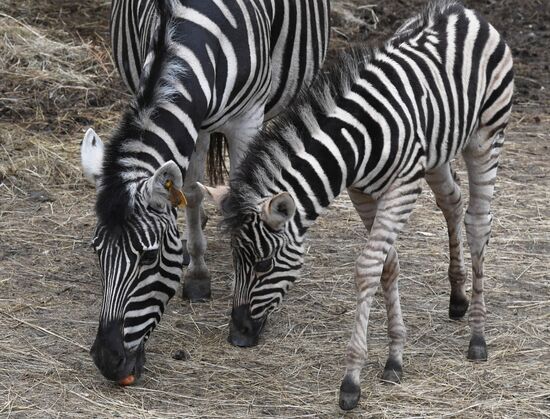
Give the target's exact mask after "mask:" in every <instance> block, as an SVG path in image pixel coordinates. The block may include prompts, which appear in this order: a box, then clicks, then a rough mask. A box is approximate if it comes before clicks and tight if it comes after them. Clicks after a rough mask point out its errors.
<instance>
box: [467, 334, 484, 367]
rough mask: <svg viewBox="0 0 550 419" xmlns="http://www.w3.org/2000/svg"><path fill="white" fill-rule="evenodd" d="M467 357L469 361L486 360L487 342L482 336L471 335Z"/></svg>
mask: <svg viewBox="0 0 550 419" xmlns="http://www.w3.org/2000/svg"><path fill="white" fill-rule="evenodd" d="M468 359H469V360H470V361H487V344H486V343H485V338H484V337H483V336H481V335H472V338H471V339H470V347H469V348H468Z"/></svg>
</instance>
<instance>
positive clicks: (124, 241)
mask: <svg viewBox="0 0 550 419" xmlns="http://www.w3.org/2000/svg"><path fill="white" fill-rule="evenodd" d="M97 141H100V140H99V138H96V143H97ZM85 143H86V139H85V141H84V143H83V147H84V144H85ZM88 145H89V144H88ZM91 155H93V154H91ZM82 157H83V160H84V158H86V157H85V154H84V152H83V154H82ZM93 166H94V165H93V164H92V163H90V162H88V165H85V164H84V161H83V167H84V168H86V167H88V169H89V168H90V167H93ZM96 168H101V166H97V167H96ZM85 174H86V177H88V178H90V179H96V180H97V181H98V198H97V212H98V223H97V226H96V229H95V234H94V238H93V240H92V247H93V248H94V250H95V252H96V254H97V256H98V260H99V266H100V271H101V279H102V286H103V298H102V304H101V311H100V320H99V327H98V331H97V336H96V339H95V341H94V343H93V345H92V348H91V351H90V353H91V355H92V358H93V360H94V362H95V364H96V366H97V367H98V368H99V370H100V371H101V373H102V374H103V375H104V376H105V377H106V378H107V379H110V380H115V381H119V382H124V381H125V380H127V378H128V377H130V376H132V377H133V379H137V378H139V376H140V375H141V372H142V370H143V365H144V363H145V350H144V345H145V342H146V341H147V339H148V338H149V336H150V334H151V332H152V331H153V329H154V328H155V326H156V325H157V323H158V322H159V321H160V318H161V316H162V314H163V312H164V309H165V307H166V304H167V302H168V300H170V298H171V297H172V296H173V295H174V294H175V292H176V290H177V287H178V285H179V280H180V277H181V275H182V263H183V248H182V242H181V240H180V237H179V231H178V228H177V223H176V216H177V211H176V208H175V206H176V205H178V204H181V203H183V202H184V201H185V197H184V196H183V194H181V191H180V190H181V187H182V177H181V172H180V169H179V167H178V166H177V165H176V164H175V163H174V162H172V161H169V162H168V163H165V164H164V165H163V166H161V167H160V168H159V169H157V170H156V172H155V173H154V174H153V175H152V176H150V177H149V178H143V179H141V180H139V181H136V182H134V183H132V186H131V188H129V189H128V187H127V186H126V185H124V188H125V190H124V191H123V190H122V189H120V190H118V192H119V193H118V194H113V191H116V189H114V190H111V188H109V186H108V184H107V182H108V180H106V179H104V176H102V174H101V172H96V173H94V175H93V176H89V175H90V173H85ZM123 201H126V204H125V205H126V206H127V207H125V208H124V212H125V215H124V216H123V217H121V216H120V214H118V215H116V214H115V212H120V205H121V202H123ZM108 214H111V215H112V217H109V216H108ZM113 218H115V219H116V221H113Z"/></svg>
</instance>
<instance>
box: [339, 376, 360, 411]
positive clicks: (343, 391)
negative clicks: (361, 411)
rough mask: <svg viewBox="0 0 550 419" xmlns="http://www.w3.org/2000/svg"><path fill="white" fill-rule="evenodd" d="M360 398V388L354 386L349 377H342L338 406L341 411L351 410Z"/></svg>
mask: <svg viewBox="0 0 550 419" xmlns="http://www.w3.org/2000/svg"><path fill="white" fill-rule="evenodd" d="M360 398H361V387H360V386H358V385H357V384H355V383H354V382H353V381H352V380H351V378H350V377H347V376H346V377H344V380H343V381H342V384H341V385H340V399H339V402H338V404H339V405H340V409H342V410H351V409H353V408H355V407H357V404H358V403H359V399H360Z"/></svg>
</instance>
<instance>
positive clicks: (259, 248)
mask: <svg viewBox="0 0 550 419" xmlns="http://www.w3.org/2000/svg"><path fill="white" fill-rule="evenodd" d="M205 190H206V191H207V192H208V194H209V195H210V196H211V197H212V198H213V200H214V201H215V202H216V203H217V204H218V206H219V207H220V209H221V210H222V213H223V215H224V223H225V225H226V226H227V227H228V229H229V230H230V231H231V248H232V252H233V265H234V270H235V283H234V294H233V310H232V313H231V323H230V331H229V341H230V343H232V344H233V345H235V346H254V345H256V344H257V342H258V339H259V337H260V334H261V332H262V330H263V327H264V325H265V322H266V320H267V317H268V315H269V313H271V312H272V311H274V310H276V309H277V308H278V307H279V305H280V304H281V302H282V301H283V298H284V296H285V295H286V293H287V292H288V290H289V289H290V288H291V287H292V285H293V284H294V281H295V280H296V278H297V277H298V274H299V271H300V268H301V267H302V263H303V253H304V249H303V246H302V240H301V237H300V236H299V235H298V231H297V229H296V227H295V225H294V224H293V223H292V219H293V217H294V214H295V212H296V204H295V202H294V199H293V198H292V196H291V195H290V194H289V193H288V192H282V193H279V194H277V195H275V196H272V197H270V198H268V199H264V200H263V202H260V203H259V204H258V205H254V206H247V205H244V206H243V205H240V204H241V203H236V202H235V200H236V199H238V198H237V197H236V195H234V194H233V193H232V192H229V193H228V191H227V189H226V190H225V191H220V188H205Z"/></svg>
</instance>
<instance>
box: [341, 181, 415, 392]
mask: <svg viewBox="0 0 550 419" xmlns="http://www.w3.org/2000/svg"><path fill="white" fill-rule="evenodd" d="M348 194H349V196H350V199H351V201H352V202H353V205H354V206H355V209H356V210H357V212H358V214H359V216H360V217H361V220H362V221H363V224H364V225H365V227H366V228H367V231H369V232H370V230H371V227H372V223H373V221H374V217H375V216H376V201H375V200H374V199H373V198H372V197H370V196H369V195H366V194H364V193H362V192H358V191H357V190H354V189H349V190H348ZM398 277H399V259H398V257H397V252H396V251H395V248H394V247H393V246H392V247H391V248H390V250H389V252H388V256H387V257H386V261H385V263H384V269H383V271H382V281H381V282H382V290H383V293H384V302H385V305H386V313H387V316H388V336H389V338H390V348H389V354H388V359H387V361H386V366H385V367H384V372H383V374H382V380H384V382H388V383H399V382H401V378H402V376H403V348H404V346H405V340H406V337H407V332H406V329H405V323H404V322H403V315H402V313H401V304H400V301H399V290H398V287H397V279H398Z"/></svg>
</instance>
